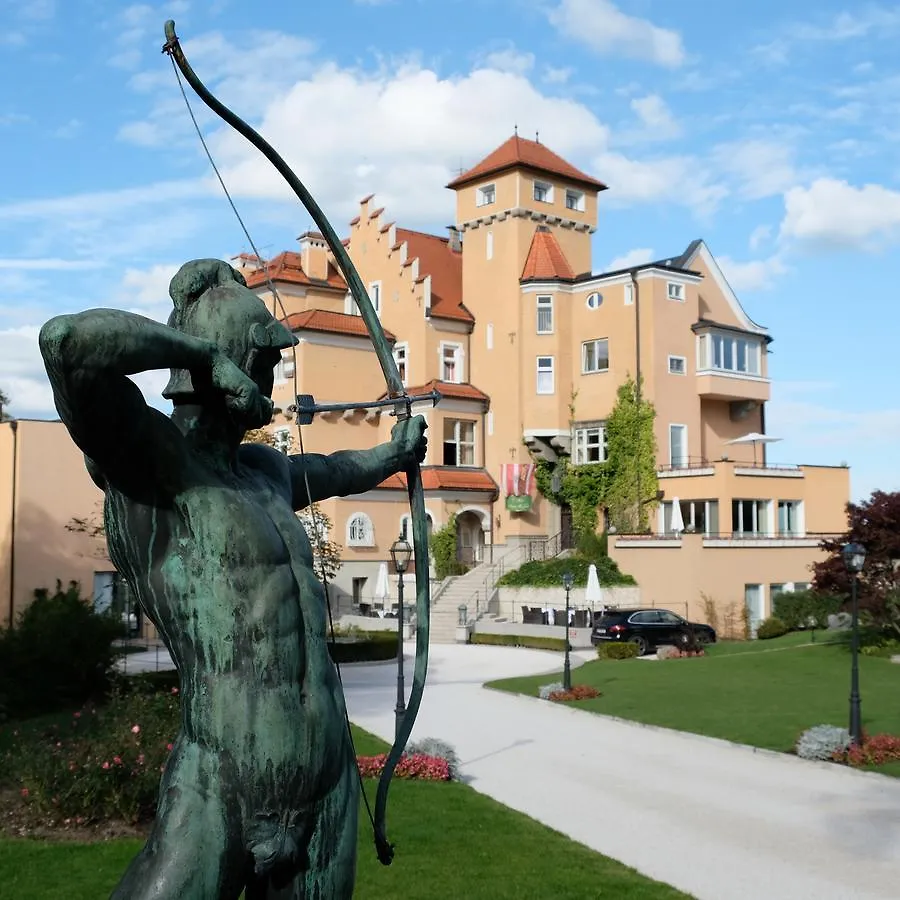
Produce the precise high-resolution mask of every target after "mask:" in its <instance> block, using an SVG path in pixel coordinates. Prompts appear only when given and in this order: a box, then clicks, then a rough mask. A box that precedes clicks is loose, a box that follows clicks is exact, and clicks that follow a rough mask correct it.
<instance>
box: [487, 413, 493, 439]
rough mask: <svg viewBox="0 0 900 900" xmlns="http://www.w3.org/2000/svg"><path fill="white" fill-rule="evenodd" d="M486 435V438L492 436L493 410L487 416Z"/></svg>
mask: <svg viewBox="0 0 900 900" xmlns="http://www.w3.org/2000/svg"><path fill="white" fill-rule="evenodd" d="M487 433H488V436H491V435H493V433H494V413H493V410H492V411H490V412H488V414H487Z"/></svg>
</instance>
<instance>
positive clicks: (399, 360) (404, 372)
mask: <svg viewBox="0 0 900 900" xmlns="http://www.w3.org/2000/svg"><path fill="white" fill-rule="evenodd" d="M391 353H392V355H393V357H394V362H395V363H396V364H397V369H398V371H399V372H400V380H401V381H402V382H403V386H404V387H408V386H409V344H408V343H407V342H406V341H401V342H400V343H397V344H394V349H393V350H392V351H391Z"/></svg>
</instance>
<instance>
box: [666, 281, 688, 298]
mask: <svg viewBox="0 0 900 900" xmlns="http://www.w3.org/2000/svg"><path fill="white" fill-rule="evenodd" d="M666 296H667V297H668V298H669V299H670V300H677V301H678V302H679V303H684V285H683V284H679V283H678V282H677V281H670V282H669V283H668V284H667V285H666Z"/></svg>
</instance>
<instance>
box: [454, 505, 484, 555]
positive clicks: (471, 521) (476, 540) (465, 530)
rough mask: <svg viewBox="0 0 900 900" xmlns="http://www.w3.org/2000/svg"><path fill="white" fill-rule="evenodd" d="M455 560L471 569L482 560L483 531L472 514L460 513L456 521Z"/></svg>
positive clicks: (477, 518)
mask: <svg viewBox="0 0 900 900" xmlns="http://www.w3.org/2000/svg"><path fill="white" fill-rule="evenodd" d="M456 540H457V559H458V560H459V562H460V563H462V564H463V565H464V566H466V567H469V568H471V567H472V566H477V565H478V564H479V563H481V562H482V561H483V560H484V529H483V528H482V527H481V519H480V518H479V517H478V516H477V515H476V514H475V513H473V512H471V511H468V512H464V513H462V514H461V515H460V516H459V517H458V518H457V520H456Z"/></svg>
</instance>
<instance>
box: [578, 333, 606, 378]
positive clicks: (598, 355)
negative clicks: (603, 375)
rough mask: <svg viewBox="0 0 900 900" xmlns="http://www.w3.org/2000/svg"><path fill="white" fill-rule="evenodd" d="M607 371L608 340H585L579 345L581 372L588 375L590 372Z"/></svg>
mask: <svg viewBox="0 0 900 900" xmlns="http://www.w3.org/2000/svg"><path fill="white" fill-rule="evenodd" d="M608 371H609V340H608V339H607V338H601V339H599V340H596V341H585V342H584V343H583V344H582V345H581V372H582V374H584V375H589V374H591V373H592V372H608Z"/></svg>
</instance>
